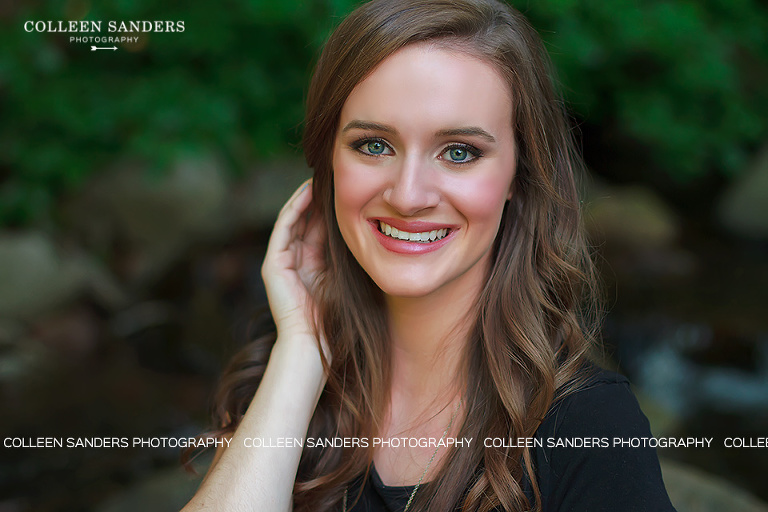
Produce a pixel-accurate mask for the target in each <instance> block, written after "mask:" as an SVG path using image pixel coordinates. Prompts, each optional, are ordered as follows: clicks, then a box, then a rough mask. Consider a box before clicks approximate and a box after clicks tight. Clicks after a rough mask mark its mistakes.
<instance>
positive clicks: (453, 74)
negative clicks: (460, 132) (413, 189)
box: [341, 43, 512, 129]
mask: <svg viewBox="0 0 768 512" xmlns="http://www.w3.org/2000/svg"><path fill="white" fill-rule="evenodd" d="M359 58H365V56H364V55H360V56H359ZM511 96H512V93H511V91H510V90H509V87H508V85H507V82H506V80H505V79H504V78H503V76H502V75H501V73H500V72H499V71H498V69H496V67H495V66H494V65H493V64H491V63H489V62H488V61H486V60H483V59H481V58H478V57H476V56H473V55H471V54H469V53H468V52H466V51H462V50H460V49H453V48H450V47H444V46H441V45H436V44H429V43H419V44H413V45H409V46H406V47H405V48H402V49H400V50H398V51H397V52H395V53H393V54H392V55H390V56H389V57H387V58H386V59H385V60H384V61H382V62H381V63H380V64H379V65H378V66H376V67H375V68H374V69H373V71H372V72H371V73H370V74H369V75H368V76H367V77H366V78H365V79H364V80H363V81H362V82H360V83H359V84H357V86H356V87H355V88H354V89H353V91H352V92H351V93H350V95H349V97H348V98H347V100H346V102H345V103H344V107H343V108H342V112H341V126H344V124H345V123H346V122H348V121H350V120H352V119H364V120H371V121H378V122H385V123H387V124H393V125H395V126H398V127H402V126H403V125H405V126H408V127H410V128H414V129H416V128H418V127H424V128H425V129H426V128H430V126H427V125H434V124H439V125H440V127H439V128H445V127H448V126H454V125H456V126H461V125H467V124H472V125H486V126H489V127H491V128H493V127H495V128H496V129H503V127H504V126H510V127H511V118H512V98H511Z"/></svg>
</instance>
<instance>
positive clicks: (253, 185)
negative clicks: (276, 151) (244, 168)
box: [233, 159, 312, 229]
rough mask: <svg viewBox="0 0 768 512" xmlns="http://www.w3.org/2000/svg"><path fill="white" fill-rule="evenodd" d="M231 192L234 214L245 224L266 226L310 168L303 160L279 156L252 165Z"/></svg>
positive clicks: (308, 173)
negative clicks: (271, 160)
mask: <svg viewBox="0 0 768 512" xmlns="http://www.w3.org/2000/svg"><path fill="white" fill-rule="evenodd" d="M249 174H250V176H251V177H250V178H249V179H248V180H247V181H246V182H245V183H243V184H242V185H241V186H240V187H238V189H237V191H236V192H235V195H234V198H233V200H234V209H235V216H236V217H237V219H238V222H239V224H240V225H241V226H242V227H246V228H255V229H268V228H271V227H272V224H273V223H274V222H275V217H277V214H278V212H279V211H280V208H282V206H283V204H285V202H286V201H287V200H288V198H289V197H291V194H293V192H294V191H295V190H296V189H297V188H298V187H299V185H301V183H302V182H303V181H304V180H306V179H307V178H309V177H311V176H312V170H311V169H309V168H307V165H306V164H305V163H304V161H303V160H298V159H297V160H282V161H277V162H272V163H270V164H269V165H267V166H264V167H260V168H259V169H254V170H253V171H251V172H250V173H249Z"/></svg>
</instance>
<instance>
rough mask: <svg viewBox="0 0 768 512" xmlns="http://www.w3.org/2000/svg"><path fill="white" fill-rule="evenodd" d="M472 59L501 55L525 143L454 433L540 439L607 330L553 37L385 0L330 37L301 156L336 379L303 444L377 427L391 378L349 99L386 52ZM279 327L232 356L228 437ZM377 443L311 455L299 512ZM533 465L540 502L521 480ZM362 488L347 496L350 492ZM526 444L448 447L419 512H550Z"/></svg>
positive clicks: (465, 9) (516, 16)
mask: <svg viewBox="0 0 768 512" xmlns="http://www.w3.org/2000/svg"><path fill="white" fill-rule="evenodd" d="M425 41H429V42H431V43H433V44H436V45H444V46H445V47H447V48H451V49H456V50H457V51H463V52H467V53H469V54H471V55H473V56H475V57H477V58H480V59H483V60H485V61H487V62H490V63H492V64H493V65H494V66H496V68H497V69H498V70H499V71H500V72H501V73H502V75H503V76H504V77H505V79H506V80H507V82H508V84H509V87H510V91H511V92H512V97H513V118H512V119H510V122H511V123H513V125H514V132H515V140H516V143H517V146H518V161H517V172H516V176H515V183H514V194H513V196H512V199H511V200H510V201H509V202H508V204H507V205H506V207H505V212H504V214H503V216H502V220H501V225H500V229H499V234H498V236H497V239H496V242H495V245H494V256H493V262H492V266H491V269H490V273H489V278H488V280H487V282H486V284H485V286H484V288H483V290H482V291H481V293H480V297H479V299H478V302H477V307H476V311H475V317H474V319H473V322H474V323H473V327H472V329H471V330H470V339H469V343H467V345H466V347H467V348H466V351H465V353H464V355H463V368H462V372H463V376H464V378H465V381H466V388H465V389H464V394H463V400H464V406H465V410H466V416H465V418H466V419H465V420H463V423H462V425H461V430H460V433H459V436H461V437H472V438H474V439H475V440H480V439H484V438H489V437H493V438H495V437H498V438H505V439H506V438H515V437H532V436H533V435H534V433H535V431H536V429H537V427H538V426H539V424H540V423H541V421H542V420H543V418H544V417H545V415H546V413H547V411H548V410H549V408H550V407H551V405H552V403H553V401H554V400H557V399H559V398H561V397H562V396H564V395H565V394H567V393H569V392H572V391H573V390H574V389H576V387H577V386H578V385H579V383H580V382H581V379H583V377H584V373H583V371H582V369H583V367H584V362H585V359H586V357H587V354H588V352H589V350H590V346H591V345H592V343H593V340H594V336H593V334H594V328H595V326H596V325H597V322H596V319H595V315H592V314H591V313H593V312H594V311H595V308H594V307H593V306H594V300H593V299H594V296H595V295H594V289H595V284H594V283H595V276H594V269H593V266H592V262H591V259H590V256H589V252H588V249H587V246H586V243H585V241H584V238H583V235H582V229H581V227H580V220H579V202H578V195H577V190H576V183H575V175H576V174H577V173H578V172H579V171H580V169H581V160H580V158H579V157H578V155H577V154H576V152H575V151H574V144H573V141H572V138H571V129H570V126H569V123H568V121H567V116H566V113H565V111H564V108H563V106H562V101H561V99H560V98H559V96H558V95H557V93H556V92H555V88H554V86H553V80H552V70H551V64H550V62H549V59H548V56H547V54H546V51H545V49H544V47H543V44H542V42H541V40H540V38H539V36H538V34H537V33H536V32H535V30H534V29H533V28H532V27H531V26H530V25H529V24H528V22H527V21H526V20H525V18H524V17H523V16H522V15H521V14H520V13H518V12H516V11H515V10H513V9H511V8H510V7H509V6H507V5H505V4H503V3H500V2H498V1H495V0H374V1H372V2H369V3H366V4H364V5H362V6H361V7H359V8H358V9H357V10H355V11H354V12H353V13H352V14H350V15H349V16H348V17H347V18H346V19H345V20H344V21H343V22H342V23H341V24H340V25H339V27H338V28H337V29H336V30H335V32H334V33H333V34H332V35H331V37H330V39H329V40H328V42H327V43H326V46H325V48H324V50H323V52H322V54H321V56H320V58H319V61H318V63H317V66H316V69H315V72H314V75H313V78H312V82H311V84H310V88H309V93H308V98H307V109H306V126H305V131H304V152H305V156H306V159H307V162H308V163H309V165H310V167H311V168H312V169H314V182H313V187H314V190H313V197H315V198H316V200H315V202H316V208H317V209H318V211H319V214H320V215H322V217H323V218H324V220H325V222H326V225H327V226H328V233H329V235H328V236H329V238H328V241H327V242H328V243H327V247H326V263H327V271H326V272H325V273H324V274H323V275H322V276H321V278H320V280H319V282H318V284H317V289H316V291H315V295H316V297H315V299H316V301H317V302H318V305H319V310H320V312H321V315H320V325H319V328H320V329H322V330H323V331H324V334H325V338H326V339H327V340H329V342H330V343H329V345H330V351H331V357H330V359H329V360H330V361H331V363H328V362H327V361H326V365H327V371H328V375H329V376H328V382H327V384H326V387H325V390H324V392H323V394H322V396H321V398H320V401H319V404H318V406H317V409H316V411H315V414H314V417H313V418H312V421H311V422H310V426H309V432H308V434H307V435H308V437H313V438H332V437H348V438H350V437H357V438H371V437H373V436H377V435H379V432H378V429H379V426H380V425H381V424H382V415H383V413H384V410H385V402H386V399H387V396H388V389H389V384H390V368H389V366H388V364H387V362H388V361H389V360H390V358H389V343H388V336H387V329H388V328H387V322H386V309H385V306H384V303H383V297H382V292H381V290H379V289H378V287H377V286H376V285H375V284H374V283H373V281H372V280H371V279H370V278H369V277H368V275H367V274H366V273H365V271H364V270H363V269H362V268H361V267H360V265H359V264H358V263H357V262H356V260H355V258H354V257H353V256H352V254H351V253H350V251H349V250H348V249H347V247H346V245H345V243H344V240H343V239H342V237H341V234H340V232H339V227H338V224H337V221H336V218H335V214H334V207H333V204H334V188H333V169H332V165H331V162H332V151H333V143H334V137H335V135H336V131H337V129H338V123H339V117H340V113H341V109H342V106H343V105H344V102H345V101H346V99H347V97H348V96H349V94H350V92H351V91H352V89H353V88H354V87H355V86H356V85H357V84H358V83H360V82H361V81H362V80H363V79H364V78H365V77H366V76H367V75H368V74H369V73H371V71H372V70H373V69H374V68H375V67H376V66H377V65H378V64H379V63H381V62H382V61H383V60H384V59H386V58H387V57H388V56H390V55H392V54H393V53H394V52H396V51H397V50H399V49H401V48H403V47H405V46H407V45H410V44H414V43H417V42H425ZM273 343H274V335H269V336H265V337H263V338H260V339H259V340H257V341H255V342H253V343H252V344H250V345H249V346H247V347H246V348H245V349H244V350H243V351H242V352H241V353H240V354H239V355H238V356H236V358H235V359H234V360H233V361H232V363H231V365H230V367H229V369H228V370H227V371H226V372H225V376H224V377H223V379H222V381H221V385H220V388H219V392H218V395H217V400H216V402H217V404H216V405H217V408H216V412H215V421H216V423H217V426H219V427H221V429H220V430H219V431H218V434H220V435H221V434H225V433H230V432H232V431H234V429H235V428H236V426H237V425H238V423H239V421H240V419H241V418H242V416H243V414H244V413H245V410H246V408H247V407H248V404H249V403H250V400H251V398H252V397H253V394H254V393H255V390H256V388H257V387H258V385H259V382H260V379H261V375H262V374H263V371H264V368H265V366H266V363H267V360H268V358H269V354H270V350H271V346H272V344H273ZM372 458H373V450H372V448H371V447H367V448H366V447H359V446H357V447H349V448H343V447H340V448H322V449H320V448H309V447H305V448H304V451H303V453H302V458H301V462H300V465H299V472H298V476H297V480H296V485H295V488H294V509H295V510H297V511H310V510H311V511H320V512H322V511H328V510H333V509H335V508H339V506H340V502H341V499H342V495H343V494H344V489H345V488H346V486H348V485H349V484H350V482H352V481H353V480H355V478H356V477H358V476H359V475H361V474H365V473H366V472H367V471H368V470H369V469H370V463H371V461H372ZM524 473H527V475H528V477H529V478H530V480H531V482H532V484H533V492H534V496H535V502H536V503H532V504H531V503H528V500H527V498H526V496H525V494H524V492H523V489H522V484H521V482H522V480H523V476H524ZM354 498H355V496H350V499H351V500H352V501H354ZM539 502H540V494H539V491H538V487H537V485H536V479H535V468H533V466H532V458H531V455H530V453H529V452H528V450H526V449H522V448H488V447H485V446H483V443H482V442H477V443H473V445H472V447H471V448H462V449H461V450H452V451H450V452H449V453H448V454H447V455H446V457H445V459H444V463H443V464H442V465H441V467H440V469H439V471H438V473H437V475H436V477H435V478H434V479H433V481H432V482H430V483H429V484H428V485H425V486H423V487H422V490H421V491H420V492H419V494H418V495H417V497H416V501H415V502H414V504H413V509H414V510H425V511H429V512H438V511H439V512H444V511H446V510H454V509H457V508H458V509H461V510H467V511H470V510H471V511H475V510H478V511H488V510H492V509H493V508H495V507H499V506H500V507H502V508H503V509H505V510H509V511H517V510H528V509H530V508H531V507H533V508H540V503H539Z"/></svg>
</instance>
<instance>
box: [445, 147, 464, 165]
mask: <svg viewBox="0 0 768 512" xmlns="http://www.w3.org/2000/svg"><path fill="white" fill-rule="evenodd" d="M448 154H449V155H450V157H451V160H453V161H454V162H461V161H462V160H466V158H467V156H469V153H468V152H467V150H466V149H462V148H453V149H449V150H448Z"/></svg>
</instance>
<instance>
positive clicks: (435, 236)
mask: <svg viewBox="0 0 768 512" xmlns="http://www.w3.org/2000/svg"><path fill="white" fill-rule="evenodd" d="M379 230H380V231H381V232H382V233H384V234H385V235H387V236H391V237H392V238H397V239H399V240H407V241H409V242H422V243H429V242H433V241H435V240H440V239H441V238H444V237H445V236H446V235H447V234H448V231H449V229H448V228H443V229H433V230H432V231H424V232H422V233H409V232H408V231H400V230H398V229H397V228H393V227H392V226H390V225H389V224H387V223H385V222H382V221H379Z"/></svg>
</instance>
